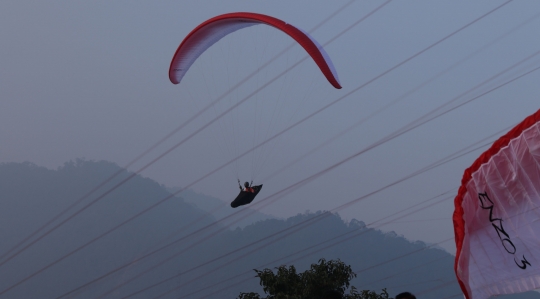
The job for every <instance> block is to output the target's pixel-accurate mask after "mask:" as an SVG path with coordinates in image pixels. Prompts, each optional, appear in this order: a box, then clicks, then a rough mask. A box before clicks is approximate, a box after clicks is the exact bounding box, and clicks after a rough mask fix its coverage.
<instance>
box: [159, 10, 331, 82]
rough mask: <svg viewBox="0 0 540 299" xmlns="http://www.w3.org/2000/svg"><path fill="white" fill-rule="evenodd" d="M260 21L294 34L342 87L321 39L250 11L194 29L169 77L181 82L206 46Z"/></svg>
mask: <svg viewBox="0 0 540 299" xmlns="http://www.w3.org/2000/svg"><path fill="white" fill-rule="evenodd" d="M258 24H265V25H269V26H273V27H275V28H277V29H279V30H281V31H283V32H284V33H286V34H288V35H289V36H290V37H292V38H293V39H294V40H295V41H296V42H297V43H298V44H300V46H302V47H303V48H304V49H305V50H306V51H307V53H308V54H309V55H310V56H311V58H313V60H314V61H315V63H316V64H317V66H318V67H319V68H320V69H321V71H322V73H323V74H324V76H325V77H326V79H327V80H328V81H329V82H330V84H332V86H334V87H335V88H338V89H339V88H341V85H340V83H339V80H338V76H337V73H336V71H335V69H334V66H333V65H332V61H331V60H330V58H329V57H328V55H327V54H326V52H325V51H324V49H323V48H322V47H321V46H320V45H319V44H318V43H317V41H315V40H314V39H313V38H311V37H310V36H309V35H308V34H307V33H304V32H303V31H301V30H299V29H298V28H296V27H294V26H292V25H290V24H287V23H285V22H283V21H281V20H279V19H276V18H274V17H270V16H266V15H262V14H256V13H247V12H237V13H229V14H224V15H220V16H217V17H214V18H211V19H209V20H207V21H206V22H204V23H202V24H200V25H199V26H197V28H195V29H193V31H191V32H190V33H189V34H188V35H187V36H186V38H185V39H184V40H183V41H182V43H181V44H180V46H179V47H178V50H176V53H175V54H174V57H173V60H172V62H171V66H170V68H169V79H170V80H171V82H172V83H174V84H178V83H180V81H182V78H183V77H184V75H185V74H186V72H187V71H188V70H189V68H190V67H191V65H192V64H193V63H194V62H195V60H197V58H198V57H199V56H200V55H201V54H202V53H203V52H204V51H206V49H208V48H210V47H211V46H212V45H213V44H215V43H216V42H218V41H219V40H220V39H221V38H223V37H225V36H226V35H228V34H230V33H232V32H235V31H237V30H239V29H242V28H246V27H250V26H253V25H258Z"/></svg>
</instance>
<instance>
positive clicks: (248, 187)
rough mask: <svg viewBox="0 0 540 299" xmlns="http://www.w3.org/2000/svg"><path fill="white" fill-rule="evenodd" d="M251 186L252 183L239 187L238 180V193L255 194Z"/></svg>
mask: <svg viewBox="0 0 540 299" xmlns="http://www.w3.org/2000/svg"><path fill="white" fill-rule="evenodd" d="M251 185H253V181H251V183H248V182H245V183H244V187H242V185H240V179H238V187H239V188H240V191H245V192H251V193H255V189H253V188H252V187H251Z"/></svg>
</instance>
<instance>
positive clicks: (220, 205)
mask: <svg viewBox="0 0 540 299" xmlns="http://www.w3.org/2000/svg"><path fill="white" fill-rule="evenodd" d="M167 190H168V191H169V192H171V193H175V192H176V191H178V190H180V188H179V187H176V188H167ZM178 196H179V197H181V198H182V199H183V200H184V202H186V203H190V204H193V205H194V206H195V207H197V208H199V209H201V210H203V211H205V212H207V213H211V214H212V215H213V217H214V218H216V219H221V218H224V217H226V216H229V215H231V214H233V213H235V212H236V211H237V210H235V209H232V208H231V207H230V206H229V204H230V202H224V201H222V200H220V199H218V198H215V197H211V196H208V195H204V194H201V193H196V192H195V191H193V190H191V189H187V190H184V191H182V192H181V193H180V194H179V195H178ZM242 209H249V206H246V207H243V208H242ZM267 219H276V217H274V216H272V215H268V214H264V213H261V212H258V211H253V213H252V214H251V215H249V216H248V217H245V218H243V219H242V220H241V221H239V222H237V223H235V224H234V225H232V228H236V227H241V228H243V227H245V226H247V225H250V224H253V223H255V222H258V221H262V220H267Z"/></svg>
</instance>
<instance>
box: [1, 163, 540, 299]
mask: <svg viewBox="0 0 540 299" xmlns="http://www.w3.org/2000/svg"><path fill="white" fill-rule="evenodd" d="M115 173H117V174H118V176H116V177H115V178H114V179H112V180H110V181H109V182H108V183H107V184H106V186H104V188H102V189H99V191H98V192H96V193H94V194H92V195H91V196H89V197H88V198H86V199H84V200H82V202H81V203H79V204H77V205H76V209H79V208H81V207H83V206H84V205H87V204H88V203H89V202H91V201H94V200H96V199H98V200H97V202H96V204H94V205H92V206H91V207H90V208H88V209H86V210H85V211H83V212H81V213H80V214H79V215H78V216H76V217H74V218H73V219H72V220H70V221H68V222H66V223H65V224H64V225H62V226H61V227H60V228H59V229H58V230H55V231H54V232H51V233H50V234H49V235H48V236H46V237H45V238H43V240H41V241H39V242H37V243H36V244H35V245H34V246H32V247H30V248H29V249H28V250H27V251H25V252H23V253H22V254H20V255H18V256H17V257H15V258H13V259H12V260H10V261H8V262H6V263H5V264H4V265H1V266H0V292H2V291H3V290H6V289H7V288H8V287H10V286H13V285H14V284H16V283H19V282H21V281H24V282H23V283H21V284H20V285H19V286H17V287H14V288H13V289H11V290H9V291H7V292H5V293H4V294H2V295H1V296H2V298H40V299H41V298H57V297H59V296H60V295H63V294H65V293H66V292H68V291H70V290H73V289H74V288H76V287H78V286H81V285H83V284H85V283H87V282H89V281H92V280H95V279H96V278H98V277H103V276H104V275H105V274H107V273H110V272H111V270H117V271H115V272H112V274H111V275H109V276H104V279H101V280H96V282H95V283H93V284H91V285H89V286H88V287H85V288H82V289H80V290H79V291H77V292H75V293H73V294H71V297H64V298H83V299H86V298H98V297H100V298H123V297H126V296H128V295H130V294H133V293H134V292H136V291H139V290H141V289H143V288H146V287H148V286H151V285H152V284H156V286H155V287H153V288H149V289H148V290H145V291H141V292H140V293H138V294H136V295H133V296H130V297H129V298H154V297H156V296H158V295H160V294H163V293H165V292H168V295H166V296H164V297H162V298H236V296H237V295H238V294H239V293H240V292H241V291H244V292H249V291H256V292H262V290H261V287H260V286H259V283H258V280H257V279H256V278H254V272H253V269H262V268H265V267H269V268H273V267H276V266H278V265H281V264H294V265H295V266H296V267H297V269H298V270H299V271H303V270H305V269H306V268H307V267H308V266H309V265H310V264H311V263H314V262H317V260H318V259H320V258H326V259H338V258H339V259H341V260H342V261H344V262H345V263H347V264H350V265H351V267H352V269H353V271H355V272H356V273H357V274H358V277H357V278H356V279H354V280H353V281H352V284H353V285H354V286H356V287H357V288H359V289H371V290H376V291H380V290H381V289H382V288H387V289H388V291H389V293H390V295H392V296H395V295H396V294H397V293H399V292H402V291H410V292H413V293H415V294H417V297H418V298H433V299H435V298H437V299H441V298H461V297H462V295H461V292H460V290H459V287H458V285H457V283H456V280H455V276H454V273H453V256H451V255H450V254H448V253H447V252H445V251H444V250H440V249H434V248H430V247H428V246H426V244H424V243H423V242H418V241H417V242H411V241H409V240H407V239H405V238H403V237H400V236H397V235H396V234H393V233H383V232H381V231H378V230H375V229H372V228H369V227H366V226H365V224H364V223H363V222H362V221H358V220H353V221H350V222H345V221H343V220H342V219H341V218H340V217H339V215H337V214H330V213H325V212H316V213H307V214H299V215H297V216H294V217H291V218H288V219H265V220H260V221H254V220H251V224H249V225H246V226H242V227H234V228H229V227H226V226H224V225H223V224H222V223H221V222H220V221H219V219H220V217H219V216H215V217H214V216H211V215H209V214H208V213H207V212H206V211H205V210H207V209H208V208H209V207H210V208H211V207H212V201H213V200H215V199H211V198H206V197H205V196H204V195H200V194H195V193H190V192H187V193H186V194H184V196H185V197H186V198H189V200H188V199H182V198H180V197H171V196H170V192H169V191H168V190H167V189H166V188H165V187H164V186H163V185H160V184H159V183H157V182H155V181H152V180H150V179H148V178H144V177H141V176H138V175H137V176H134V177H133V178H132V179H131V180H129V181H128V182H127V183H125V184H122V185H121V186H120V187H118V188H116V189H115V190H114V191H111V192H107V191H106V190H108V189H109V188H111V187H114V186H115V185H117V184H119V183H120V182H121V181H122V180H124V179H126V178H127V177H129V176H130V175H132V173H130V172H128V171H126V170H123V169H121V168H120V167H118V166H117V165H116V164H114V163H110V162H106V161H85V160H76V161H72V162H68V163H66V164H65V165H64V166H62V167H60V168H58V169H56V170H51V169H47V168H44V167H39V166H37V165H34V164H32V163H7V164H0V240H1V242H0V256H3V257H0V263H1V262H2V261H5V260H6V257H8V256H9V255H6V256H4V254H5V253H6V252H7V251H8V250H9V249H11V248H12V247H13V246H14V245H15V244H17V243H18V242H20V241H21V240H23V239H24V237H26V236H28V235H29V234H30V233H31V232H33V231H35V230H36V229H37V228H39V227H40V226H41V225H42V224H44V223H46V222H47V221H48V220H49V219H51V217H53V216H54V215H57V214H58V213H59V212H60V211H62V210H63V209H64V208H65V207H67V206H69V205H72V204H74V203H75V202H76V201H77V200H78V199H80V198H82V197H83V196H84V195H85V194H87V193H88V192H89V191H91V190H92V189H94V188H95V187H96V186H98V185H99V184H100V183H102V182H103V181H104V180H106V179H107V178H109V177H110V176H111V175H112V174H115ZM104 192H106V193H104ZM166 198H169V200H167V201H164V202H163V203H162V204H158V203H160V202H161V201H163V200H164V199H166ZM195 201H196V202H197V203H198V204H199V205H198V206H197V205H196V204H192V203H190V202H195ZM202 203H205V204H206V205H207V206H204V205H203V204H202ZM150 206H156V208H154V209H152V210H150V211H149V212H148V213H143V214H141V216H140V217H137V218H135V220H133V221H131V222H128V223H127V224H125V225H123V226H121V227H120V228H119V229H117V230H115V231H112V232H111V233H110V234H108V235H106V236H105V237H103V238H100V239H97V241H96V242H94V243H92V244H91V245H89V246H88V247H85V248H84V249H82V250H80V251H77V252H76V253H73V254H70V255H69V256H68V257H66V254H69V253H70V252H73V251H74V250H76V249H77V248H80V247H81V246H83V245H84V244H85V243H87V242H88V241H89V240H92V239H95V238H97V237H98V236H100V235H101V234H103V233H104V232H106V231H108V230H110V229H111V228H112V227H115V226H118V225H119V224H121V223H123V222H125V221H126V220H128V219H130V218H131V217H132V216H133V215H136V214H138V213H141V212H142V211H145V210H146V209H147V208H148V207H150ZM229 210H232V209H229ZM245 211H247V209H245V207H244V208H243V209H242V208H239V209H236V210H235V212H238V213H237V214H234V215H232V216H231V217H230V218H234V217H236V216H238V217H240V218H242V215H243V214H244V212H245ZM68 215H70V213H68V214H66V215H63V216H62V217H61V218H60V219H59V220H57V221H56V222H55V224H57V223H59V221H62V219H66V217H67V216H68ZM216 218H217V219H218V220H217V222H216ZM243 221H247V220H246V219H244V220H243ZM248 222H249V221H248ZM246 223H247V222H246ZM281 231H283V232H281ZM193 232H197V233H193ZM165 245H167V246H165ZM164 246H165V247H164ZM159 248H163V249H162V250H160V251H156V250H157V249H159ZM152 252H156V253H155V254H152V255H149V253H152ZM147 255H148V257H147V258H144V259H141V257H144V256H147ZM63 257H65V258H64V259H62V260H61V261H60V262H58V263H56V264H52V263H53V262H54V261H56V260H58V259H60V258H63ZM156 265H160V266H159V267H157V268H155V269H153V268H154V267H155V266H156ZM45 267H47V268H45ZM39 269H45V270H43V271H42V272H41V273H39V274H37V275H34V273H35V271H37V270H39ZM161 282H162V283H161ZM157 283H160V284H157ZM104 294H106V295H104ZM102 295H103V296H102ZM500 298H508V299H510V298H513V299H516V298H520V299H538V298H540V295H539V294H538V293H535V292H529V293H527V294H522V295H512V296H505V297H500Z"/></svg>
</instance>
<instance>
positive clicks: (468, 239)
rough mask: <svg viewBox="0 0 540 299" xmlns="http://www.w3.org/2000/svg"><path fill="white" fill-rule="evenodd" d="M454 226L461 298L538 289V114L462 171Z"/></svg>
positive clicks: (517, 127)
mask: <svg viewBox="0 0 540 299" xmlns="http://www.w3.org/2000/svg"><path fill="white" fill-rule="evenodd" d="M453 221H454V231H455V237H456V246H457V252H456V261H455V271H456V275H457V278H458V280H459V283H460V286H461V289H462V290H463V293H464V294H465V297H466V298H468V299H483V298H489V297H491V296H493V295H498V294H511V293H519V292H525V291H529V290H533V289H537V288H540V110H539V111H537V112H536V113H535V114H533V115H531V116H529V117H527V118H526V119H525V120H524V121H523V122H521V123H520V124H519V125H517V126H516V127H514V128H513V129H512V130H511V131H510V132H508V133H507V134H506V135H504V136H503V137H501V138H500V139H498V140H497V141H496V142H495V143H494V144H493V145H492V146H491V148H490V149H489V150H487V151H486V152H484V153H483V154H482V155H481V156H480V157H479V158H478V159H477V160H476V161H475V162H474V163H473V164H472V166H471V167H469V168H468V169H467V170H465V174H464V175H463V179H462V185H461V187H460V189H459V191H458V195H457V197H456V199H455V211H454V216H453Z"/></svg>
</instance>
